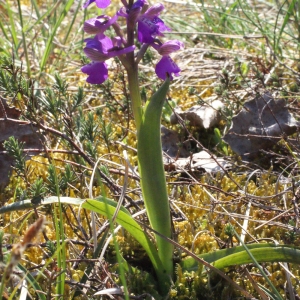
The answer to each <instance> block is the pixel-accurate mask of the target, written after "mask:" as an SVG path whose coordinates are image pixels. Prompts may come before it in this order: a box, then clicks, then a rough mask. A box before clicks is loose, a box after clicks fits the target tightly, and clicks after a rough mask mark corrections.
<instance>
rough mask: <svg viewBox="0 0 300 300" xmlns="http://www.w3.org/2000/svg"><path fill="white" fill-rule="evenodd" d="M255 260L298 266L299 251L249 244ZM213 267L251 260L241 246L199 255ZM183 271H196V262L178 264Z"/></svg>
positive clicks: (289, 247) (244, 262) (299, 261)
mask: <svg viewBox="0 0 300 300" xmlns="http://www.w3.org/2000/svg"><path fill="white" fill-rule="evenodd" d="M247 248H248V249H249V250H250V252H251V253H252V255H253V256H254V257H255V259H256V260H257V261H258V262H259V263H262V262H290V263H296V264H300V249H299V248H296V247H293V246H291V245H279V246H276V245H274V244H266V243H263V244H251V245H247ZM199 257H200V258H202V259H204V260H205V261H207V262H209V263H213V265H214V267H216V268H218V269H224V268H227V267H230V266H235V265H243V264H249V263H252V262H253V261H252V259H251V258H250V256H249V255H248V253H247V252H246V251H245V250H244V247H243V246H238V247H233V248H229V249H222V250H218V251H215V252H211V253H205V254H202V255H199ZM180 265H181V267H182V268H183V269H184V270H188V271H192V270H194V271H195V270H197V269H198V262H196V261H195V260H194V259H193V258H187V259H185V260H183V261H182V262H181V263H180Z"/></svg>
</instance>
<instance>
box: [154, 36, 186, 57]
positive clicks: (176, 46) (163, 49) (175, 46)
mask: <svg viewBox="0 0 300 300" xmlns="http://www.w3.org/2000/svg"><path fill="white" fill-rule="evenodd" d="M182 48H183V43H182V42H180V41H178V40H171V41H167V42H165V43H164V44H162V45H161V46H160V47H159V48H158V49H157V51H158V53H159V54H160V55H162V56H167V55H170V54H171V53H172V52H175V51H178V50H180V49H182Z"/></svg>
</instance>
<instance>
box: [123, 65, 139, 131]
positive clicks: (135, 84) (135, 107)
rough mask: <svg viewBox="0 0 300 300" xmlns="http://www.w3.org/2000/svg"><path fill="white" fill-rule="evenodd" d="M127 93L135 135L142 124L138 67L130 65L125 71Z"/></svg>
mask: <svg viewBox="0 0 300 300" xmlns="http://www.w3.org/2000/svg"><path fill="white" fill-rule="evenodd" d="M127 75H128V85H129V93H130V98H131V108H132V112H133V116H134V120H135V125H136V130H137V133H138V132H139V131H140V127H141V123H142V115H143V110H142V100H141V94H140V88H139V78H138V67H137V65H136V64H134V63H133V64H132V67H131V68H128V69H127Z"/></svg>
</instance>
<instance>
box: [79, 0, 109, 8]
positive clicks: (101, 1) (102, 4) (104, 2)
mask: <svg viewBox="0 0 300 300" xmlns="http://www.w3.org/2000/svg"><path fill="white" fill-rule="evenodd" d="M93 2H96V5H97V6H98V7H99V8H106V7H107V6H108V5H109V4H110V0H87V1H86V2H85V3H84V4H83V8H87V7H88V6H89V5H90V4H92V3H93Z"/></svg>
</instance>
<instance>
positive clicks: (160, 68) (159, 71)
mask: <svg viewBox="0 0 300 300" xmlns="http://www.w3.org/2000/svg"><path fill="white" fill-rule="evenodd" d="M151 46H152V47H153V48H154V49H156V50H157V52H158V53H159V54H160V55H162V56H163V57H162V58H161V60H160V61H159V62H158V63H157V65H156V67H155V73H156V75H157V76H158V77H159V78H161V79H163V80H165V79H166V76H167V73H168V74H169V77H170V80H172V79H173V75H172V74H174V75H175V76H179V72H180V68H179V67H178V66H177V65H176V63H175V62H174V61H173V60H172V58H171V57H170V56H169V55H170V54H171V53H172V52H174V51H177V50H180V49H182V48H183V43H182V42H180V41H178V40H171V41H167V42H165V43H164V44H162V45H158V44H155V43H153V44H151Z"/></svg>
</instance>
